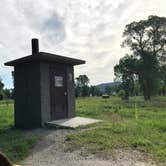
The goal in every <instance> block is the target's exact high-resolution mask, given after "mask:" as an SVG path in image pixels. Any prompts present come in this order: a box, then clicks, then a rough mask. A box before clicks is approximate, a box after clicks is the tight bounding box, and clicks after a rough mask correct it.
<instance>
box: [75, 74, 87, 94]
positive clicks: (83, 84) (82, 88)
mask: <svg viewBox="0 0 166 166" xmlns="http://www.w3.org/2000/svg"><path fill="white" fill-rule="evenodd" d="M75 84H76V92H77V93H76V94H78V96H83V97H85V96H89V87H88V84H89V78H88V77H87V75H79V76H78V77H77V78H76V83H75Z"/></svg>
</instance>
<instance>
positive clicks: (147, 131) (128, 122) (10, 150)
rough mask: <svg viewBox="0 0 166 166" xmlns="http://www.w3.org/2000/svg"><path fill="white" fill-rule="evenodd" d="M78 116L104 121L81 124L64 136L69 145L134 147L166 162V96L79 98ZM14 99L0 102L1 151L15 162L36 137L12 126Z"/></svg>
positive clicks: (108, 149) (107, 149) (104, 149)
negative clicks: (148, 98) (126, 101)
mask: <svg viewBox="0 0 166 166" xmlns="http://www.w3.org/2000/svg"><path fill="white" fill-rule="evenodd" d="M76 105H77V106H76V108H77V112H76V113H77V116H84V117H92V118H98V119H102V120H103V122H101V123H99V124H94V125H90V126H86V127H80V128H78V129H77V132H76V133H74V134H72V135H69V136H68V137H67V138H66V141H67V145H68V148H69V149H70V150H74V149H77V148H80V147H85V148H86V149H87V150H88V151H90V152H92V153H103V154H107V153H108V154H109V153H110V152H111V151H112V150H113V149H116V148H125V149H126V148H127V149H136V150H139V151H141V152H144V153H146V154H148V155H149V156H150V157H152V158H153V159H155V160H158V161H161V162H166V97H155V98H153V99H152V101H151V102H144V101H143V98H142V97H136V98H131V99H130V101H129V102H128V103H125V102H123V101H121V100H120V99H119V98H117V97H111V98H110V99H108V100H104V99H102V98H101V97H89V98H79V99H77V103H76ZM13 123H14V115H13V102H12V101H9V102H8V103H6V102H0V151H2V152H4V153H5V154H7V156H8V157H9V158H11V159H12V161H14V162H18V161H20V160H22V159H24V158H25V156H27V155H28V153H29V151H30V150H31V148H32V147H33V146H34V144H35V143H36V141H37V140H38V139H39V138H37V137H28V136H27V135H26V134H25V133H24V131H19V130H15V129H12V127H13Z"/></svg>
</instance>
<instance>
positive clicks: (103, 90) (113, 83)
mask: <svg viewBox="0 0 166 166" xmlns="http://www.w3.org/2000/svg"><path fill="white" fill-rule="evenodd" d="M119 84H120V82H108V83H102V84H98V85H96V86H97V87H98V88H99V89H100V90H101V91H102V92H105V88H106V87H107V86H118V85H119Z"/></svg>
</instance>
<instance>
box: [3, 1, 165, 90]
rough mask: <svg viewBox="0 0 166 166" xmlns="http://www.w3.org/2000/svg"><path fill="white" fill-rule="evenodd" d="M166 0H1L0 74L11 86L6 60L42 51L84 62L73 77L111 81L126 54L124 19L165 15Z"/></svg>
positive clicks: (134, 19)
mask: <svg viewBox="0 0 166 166" xmlns="http://www.w3.org/2000/svg"><path fill="white" fill-rule="evenodd" d="M165 7H166V0H35V1H34V0H1V1H0V9H1V10H0V77H1V79H2V81H3V83H4V84H5V87H7V88H11V87H12V86H13V85H12V77H11V71H12V70H13V68H12V67H8V66H4V62H6V61H10V60H13V59H16V58H20V57H23V56H27V55H30V54H31V39H32V38H38V39H39V47H40V48H39V49H40V51H44V52H50V53H54V54H59V55H63V56H68V57H72V58H79V59H82V60H85V61H86V64H85V65H79V66H76V67H75V77H77V76H78V75H80V74H86V75H88V77H89V79H90V84H91V85H96V84H99V83H104V82H111V81H113V80H114V71H113V68H114V66H115V65H116V64H117V63H118V61H119V59H120V58H121V57H123V56H124V55H125V54H126V53H128V51H129V50H128V49H127V48H121V46H120V45H121V43H122V41H123V37H122V33H123V30H124V27H125V25H126V24H129V23H131V22H132V21H139V20H142V19H147V17H148V16H149V15H158V16H166V10H165Z"/></svg>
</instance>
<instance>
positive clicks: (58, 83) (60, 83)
mask: <svg viewBox="0 0 166 166" xmlns="http://www.w3.org/2000/svg"><path fill="white" fill-rule="evenodd" d="M54 79H55V87H63V77H62V76H55V77H54Z"/></svg>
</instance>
